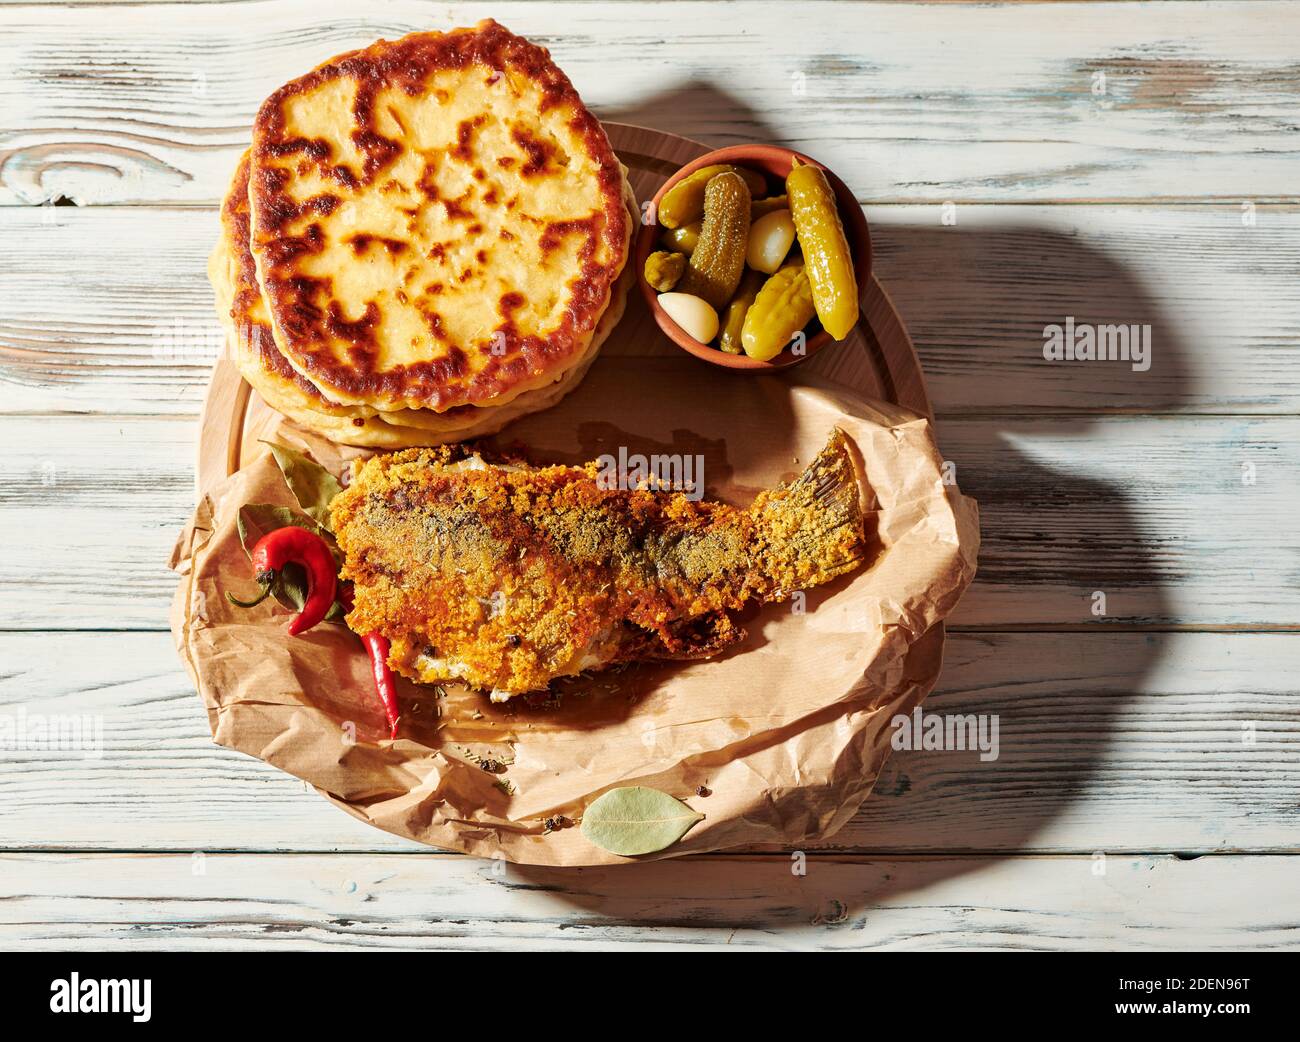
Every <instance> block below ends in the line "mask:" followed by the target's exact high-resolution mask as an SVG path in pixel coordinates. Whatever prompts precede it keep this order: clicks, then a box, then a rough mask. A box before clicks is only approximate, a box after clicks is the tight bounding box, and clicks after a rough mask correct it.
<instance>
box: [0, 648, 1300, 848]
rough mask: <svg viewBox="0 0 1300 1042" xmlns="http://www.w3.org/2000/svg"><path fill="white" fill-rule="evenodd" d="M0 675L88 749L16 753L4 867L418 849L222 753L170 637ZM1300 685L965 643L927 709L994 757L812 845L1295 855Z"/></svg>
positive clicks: (23, 658)
mask: <svg viewBox="0 0 1300 1042" xmlns="http://www.w3.org/2000/svg"><path fill="white" fill-rule="evenodd" d="M0 659H2V660H3V661H4V662H5V664H6V668H5V670H4V675H3V676H0V735H6V734H10V735H14V736H15V738H14V740H13V741H12V742H10V744H14V745H18V744H22V743H20V742H18V741H17V736H18V735H19V734H21V735H23V736H24V737H30V736H32V735H35V734H36V733H37V732H36V730H35V727H36V724H37V722H38V721H37V720H36V719H35V714H39V715H41V716H44V717H46V718H47V720H46V725H47V727H48V726H49V724H50V721H49V720H48V718H49V717H54V716H57V717H58V719H59V722H60V724H61V725H66V726H67V727H69V728H71V727H73V726H77V727H80V728H81V730H80V731H78V732H73V733H76V734H83V735H85V736H87V737H88V738H89V739H90V741H89V742H88V743H87V747H80V748H71V747H69V748H62V749H60V748H50V747H49V743H48V742H46V743H45V744H44V745H43V746H41V745H40V743H36V742H33V743H32V744H33V745H35V746H37V747H33V748H12V749H5V750H4V757H5V761H6V763H8V764H10V769H9V770H7V771H5V772H3V773H0V806H3V807H4V828H3V830H0V848H2V849H6V850H33V849H36V850H63V851H105V850H122V849H131V850H149V851H165V850H181V851H191V850H205V851H209V852H212V851H266V850H281V851H304V852H306V851H352V852H362V851H388V852H400V851H407V852H412V851H418V850H422V849H424V848H421V847H419V846H418V845H416V844H414V843H410V842H407V841H405V840H400V839H397V838H396V837H393V836H389V835H387V834H386V833H383V832H379V831H377V830H375V829H371V828H368V827H367V826H365V825H363V824H361V823H360V822H358V821H356V820H355V819H353V818H351V817H349V816H348V815H346V814H343V813H342V812H340V811H338V810H336V809H334V808H333V807H331V806H330V805H329V804H327V803H326V802H325V801H324V800H322V799H321V798H320V797H318V796H317V795H316V794H315V793H313V792H311V791H310V790H307V789H306V787H305V786H304V785H303V784H302V783H301V782H299V781H298V780H296V779H294V778H292V777H290V776H288V775H286V774H283V773H281V772H279V771H277V770H275V769H274V768H272V767H270V766H268V765H266V764H264V763H261V762H260V761H257V760H253V759H251V758H249V757H246V756H243V755H241V754H238V753H234V752H231V751H229V750H225V749H221V748H218V747H217V746H215V745H213V744H212V741H211V739H210V737H209V734H208V724H207V718H206V716H205V714H204V712H203V709H202V706H201V704H200V703H199V700H198V697H197V696H196V695H195V694H194V691H193V688H192V687H191V686H190V682H189V678H188V677H187V676H186V675H185V674H184V673H183V672H182V670H181V669H180V666H179V664H178V663H177V661H176V657H175V653H174V651H173V649H172V647H171V642H170V638H169V637H168V636H167V635H166V634H145V633H136V634H130V633H125V634H123V633H111V634H110V633H63V634H59V633H46V634H40V635H39V636H37V637H35V638H33V637H32V636H30V635H27V634H0ZM1298 674H1300V634H1186V633H1183V634H1169V633H1166V634H1135V633H1127V634H1104V635H1103V634H1026V633H1014V634H986V635H976V634H962V633H957V634H953V635H952V636H950V638H949V642H948V647H947V651H946V656H945V668H944V673H943V676H942V677H941V679H940V683H939V687H938V689H937V690H936V692H935V694H933V695H932V696H931V697H930V699H929V700H927V702H926V704H925V705H926V711H927V712H931V713H938V714H944V715H947V716H957V715H964V714H995V715H996V716H997V719H998V757H997V759H996V760H989V761H981V759H980V757H979V754H978V753H977V752H974V751H970V752H963V751H937V750H932V751H926V752H923V751H899V752H895V753H894V754H893V756H892V757H891V758H890V760H889V761H888V763H887V764H886V767H885V771H884V773H883V775H882V776H881V778H880V781H879V783H878V785H877V787H876V791H875V793H873V795H872V796H871V797H870V798H869V799H868V800H867V802H866V804H865V805H864V807H863V810H862V811H861V812H860V813H859V814H858V816H857V817H856V818H855V819H854V820H853V821H852V822H851V823H850V824H849V825H847V826H846V827H845V828H844V829H843V830H841V831H840V832H839V833H838V834H837V835H835V836H834V837H832V838H831V839H829V840H827V841H826V842H824V843H821V844H817V847H818V848H820V849H823V850H831V851H840V852H849V851H852V852H859V853H861V852H865V853H870V854H872V855H881V854H893V853H898V852H909V853H910V852H926V853H939V852H943V853H952V852H981V851H1006V852H1010V851H1035V852H1043V853H1084V854H1087V853H1091V852H1093V851H1095V850H1103V851H1107V852H1110V853H1122V852H1137V853H1140V852H1156V851H1164V852H1190V853H1204V852H1217V853H1223V852H1235V851H1240V850H1247V849H1252V850H1269V851H1279V852H1280V851H1290V852H1296V851H1298V850H1300V844H1298V843H1297V836H1298V835H1300V831H1298V830H1297V818H1298V816H1300V809H1298V808H1297V807H1296V801H1295V793H1296V792H1297V791H1298V790H1300V743H1297V738H1298V737H1300V711H1298V710H1297V709H1296V706H1295V695H1294V689H1295V677H1296V676H1297V675H1298ZM358 697H367V693H366V692H360V693H359V694H358ZM24 720H25V721H26V723H25V724H24V723H23V721H24ZM20 727H25V728H26V730H25V731H21V732H20V731H19V730H18V729H19V728H20ZM1247 738H1249V739H1250V741H1249V742H1247V740H1246V739H1247ZM6 741H9V740H8V739H6Z"/></svg>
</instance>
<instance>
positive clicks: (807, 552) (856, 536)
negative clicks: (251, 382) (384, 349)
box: [331, 429, 866, 700]
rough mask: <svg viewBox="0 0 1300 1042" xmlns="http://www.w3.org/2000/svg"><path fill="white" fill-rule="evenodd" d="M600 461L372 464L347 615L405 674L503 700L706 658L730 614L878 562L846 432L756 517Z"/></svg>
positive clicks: (344, 516)
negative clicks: (595, 674) (619, 670)
mask: <svg viewBox="0 0 1300 1042" xmlns="http://www.w3.org/2000/svg"><path fill="white" fill-rule="evenodd" d="M618 484H620V482H617V481H610V480H608V474H607V472H605V471H603V470H602V469H601V467H600V466H599V464H598V463H595V462H593V463H588V464H586V465H584V466H581V467H572V466H548V467H541V468H534V467H530V466H527V465H523V464H519V463H516V462H495V463H493V462H488V461H486V460H485V459H484V458H483V457H482V455H480V454H478V453H476V452H474V451H473V450H472V449H468V448H466V447H465V446H443V447H441V448H438V449H412V450H407V451H404V452H397V453H391V454H387V455H380V456H375V457H372V458H371V459H369V460H367V461H366V462H365V463H364V464H362V465H360V466H359V468H358V469H357V472H356V474H355V475H354V478H353V481H352V483H351V485H350V486H349V487H348V488H347V489H345V490H344V491H343V492H342V493H341V494H340V495H339V496H337V497H336V498H335V500H334V502H333V504H332V505H331V516H332V521H333V527H334V532H335V534H336V536H337V537H338V542H339V546H340V547H341V548H342V550H343V552H344V555H345V561H344V564H343V570H342V576H343V578H345V579H350V580H352V582H353V584H354V592H355V601H354V608H353V610H352V612H351V613H350V614H349V615H348V617H347V622H348V625H349V626H351V628H352V629H353V630H355V631H357V632H358V633H367V632H370V631H372V630H378V631H379V632H380V633H382V634H383V635H384V636H385V637H387V638H388V639H389V641H390V643H391V648H392V650H391V655H390V658H389V661H390V664H391V665H392V667H393V668H394V669H396V670H397V671H399V672H400V673H402V674H403V675H404V676H407V677H410V678H411V679H413V680H417V681H422V682H424V683H438V682H441V681H449V680H463V681H465V682H467V683H469V684H470V685H472V686H474V687H478V688H482V689H485V690H489V691H491V692H492V696H493V698H494V699H495V700H502V699H505V698H509V697H510V696H511V695H515V694H521V693H524V692H528V691H537V690H541V689H543V688H545V687H546V686H547V685H548V684H549V683H550V682H551V681H552V680H554V679H556V678H558V677H565V676H572V675H575V674H578V673H581V672H584V671H587V670H598V669H601V668H604V667H607V666H610V665H614V664H616V663H621V662H628V661H632V660H638V659H655V658H705V657H708V656H711V655H714V654H717V653H718V652H719V651H721V650H722V649H723V648H725V647H727V646H728V645H730V644H733V643H735V642H736V641H738V640H741V639H742V638H743V637H744V635H745V634H744V630H743V629H742V628H741V627H740V626H738V625H737V624H736V622H735V621H734V619H733V618H732V615H731V613H732V612H735V611H736V610H737V609H739V608H741V607H743V606H744V605H745V604H746V603H747V602H750V601H759V602H767V601H779V600H784V599H786V598H787V597H789V596H790V594H791V593H792V592H794V591H796V590H805V589H808V588H809V587H812V586H816V585H818V584H820V583H825V582H828V581H829V580H831V579H833V578H835V577H836V576H839V575H843V574H845V573H846V572H850V571H853V570H854V569H856V568H858V567H859V566H860V565H861V564H862V563H863V561H864V559H865V556H866V546H865V539H864V534H863V525H864V522H863V513H862V506H861V502H860V494H859V484H858V480H857V473H856V469H855V467H854V462H853V457H852V455H851V451H850V448H849V442H848V438H847V437H846V436H845V434H844V433H843V432H842V431H840V430H838V429H836V430H835V431H834V433H833V434H832V436H831V438H830V440H829V441H828V442H827V444H826V446H825V448H823V449H822V450H821V452H820V453H819V454H818V455H817V457H816V458H815V459H814V460H813V462H812V463H811V464H810V465H809V466H808V468H807V470H805V471H804V472H803V473H802V474H801V475H800V476H799V477H797V478H796V479H794V480H793V481H791V482H789V483H787V484H784V485H781V486H779V487H777V488H775V489H772V490H770V491H765V492H761V493H760V494H759V495H758V497H757V498H756V499H755V500H754V502H753V503H752V504H751V505H750V506H749V507H748V508H747V509H741V508H739V507H734V506H730V505H728V504H725V503H715V502H708V501H693V500H692V499H690V498H688V497H687V496H686V495H683V494H681V493H665V492H660V491H650V490H645V489H626V488H623V489H620V488H618V487H610V486H611V485H612V486H617V485H618Z"/></svg>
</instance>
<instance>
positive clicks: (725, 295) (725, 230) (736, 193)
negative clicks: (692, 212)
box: [676, 171, 750, 310]
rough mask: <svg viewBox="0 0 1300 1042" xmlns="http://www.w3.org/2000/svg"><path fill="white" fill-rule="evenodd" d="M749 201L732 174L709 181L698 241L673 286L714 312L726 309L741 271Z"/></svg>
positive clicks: (744, 189) (743, 183) (727, 172)
mask: <svg viewBox="0 0 1300 1042" xmlns="http://www.w3.org/2000/svg"><path fill="white" fill-rule="evenodd" d="M749 201H750V196H749V188H748V187H747V186H746V185H745V182H744V179H743V178H741V176H740V175H739V174H737V173H735V172H734V171H726V172H725V173H721V174H717V175H716V176H714V177H712V178H710V179H709V184H708V187H707V189H706V190H705V193H704V224H703V226H702V227H701V228H700V241H699V242H698V243H696V246H695V252H694V253H692V254H691V258H690V260H689V261H688V262H687V264H686V272H685V274H684V275H682V277H681V281H680V282H679V283H678V284H677V287H676V288H677V289H678V290H679V291H680V292H682V293H691V294H694V295H695V296H697V297H701V298H702V299H704V300H707V301H708V302H709V304H711V305H712V306H713V307H714V308H715V309H717V310H721V309H722V308H724V307H726V305H727V301H729V300H730V299H731V297H732V294H734V293H735V292H736V287H737V286H738V285H740V276H741V273H742V272H743V271H744V270H745V250H746V248H747V247H748V245H749Z"/></svg>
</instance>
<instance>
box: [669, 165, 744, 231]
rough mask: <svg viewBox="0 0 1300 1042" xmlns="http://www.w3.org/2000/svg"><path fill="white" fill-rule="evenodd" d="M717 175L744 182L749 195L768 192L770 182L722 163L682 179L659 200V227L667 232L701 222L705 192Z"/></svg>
mask: <svg viewBox="0 0 1300 1042" xmlns="http://www.w3.org/2000/svg"><path fill="white" fill-rule="evenodd" d="M718 174H737V175H739V176H740V177H743V178H744V179H745V185H746V187H747V188H748V189H749V191H750V194H751V195H753V194H754V193H755V192H765V191H767V182H766V181H764V180H763V175H762V174H759V173H756V172H755V171H753V170H746V169H745V168H744V167H737V166H729V165H727V164H726V163H720V164H718V165H716V166H702V167H700V169H698V170H696V171H695V173H693V174H690V175H689V176H687V177H683V178H682V179H681V180H680V181H678V182H677V183H676V184H675V185H673V186H672V187H671V188H670V189H668V191H667V192H665V193H664V197H663V198H662V199H660V200H659V218H658V220H659V223H660V224H662V225H663V226H664V227H665V228H680V227H682V225H684V224H690V223H691V222H692V221H696V220H699V218H700V215H701V214H702V213H704V190H705V188H706V187H707V186H708V183H709V182H710V181H711V180H713V178H715V177H716V176H717V175H718Z"/></svg>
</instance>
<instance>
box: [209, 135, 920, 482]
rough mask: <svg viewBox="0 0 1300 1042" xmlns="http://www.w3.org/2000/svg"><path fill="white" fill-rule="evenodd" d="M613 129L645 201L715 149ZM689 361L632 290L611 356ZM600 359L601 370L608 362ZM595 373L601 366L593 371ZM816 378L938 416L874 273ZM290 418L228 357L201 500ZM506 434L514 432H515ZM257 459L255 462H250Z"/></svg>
mask: <svg viewBox="0 0 1300 1042" xmlns="http://www.w3.org/2000/svg"><path fill="white" fill-rule="evenodd" d="M605 130H606V132H607V133H608V134H609V138H610V141H611V142H612V143H613V145H614V149H615V151H616V152H617V153H618V155H619V158H621V159H622V161H623V163H624V165H625V166H626V167H627V168H628V178H629V180H630V181H631V182H632V189H633V191H634V192H635V193H636V197H637V199H638V200H642V199H648V198H650V197H651V196H652V195H654V193H655V191H656V190H657V189H658V187H659V186H660V185H661V184H662V183H663V182H664V181H665V180H667V179H668V177H669V176H670V175H671V174H673V173H674V172H675V171H676V170H677V169H678V168H679V167H681V166H683V165H684V164H686V163H688V162H690V161H691V160H692V159H695V158H696V157H697V156H700V155H703V154H704V153H705V152H707V151H708V150H709V148H708V146H707V145H703V144H701V143H700V142H698V141H692V140H690V139H689V138H684V137H679V136H677V135H676V134H665V133H662V132H661V131H658V130H652V129H650V128H649V127H637V126H631V125H629V124H626V123H606V124H605ZM665 355H668V356H672V355H678V356H682V357H688V356H686V354H685V352H683V351H681V350H680V349H679V348H678V347H676V345H674V344H673V343H672V341H670V340H669V339H668V338H667V337H666V336H664V335H663V334H662V333H661V332H660V331H659V328H658V326H656V325H655V322H654V319H653V318H652V317H651V316H650V313H649V311H647V309H646V307H645V304H644V302H643V301H642V299H641V294H640V293H639V292H637V291H636V289H635V287H634V288H633V289H632V291H631V292H629V293H628V300H627V313H626V314H625V315H624V317H623V320H622V321H621V322H620V323H619V325H618V328H617V329H616V330H615V331H614V334H613V335H612V336H611V337H610V338H609V340H608V341H607V342H606V344H605V346H604V348H602V350H601V359H604V358H607V357H645V356H652V357H653V356H660V357H662V356H665ZM601 359H598V360H597V361H596V363H595V365H596V366H597V367H598V366H600V365H601V364H602V361H601ZM696 366H697V368H698V370H699V374H700V379H702V380H705V379H707V380H724V381H725V380H745V379H751V377H750V376H749V375H748V374H745V373H733V372H729V371H726V370H723V369H720V368H718V367H716V366H710V365H707V364H705V363H703V362H697V363H696ZM593 368H594V367H593ZM809 374H815V375H817V376H820V377H822V378H825V379H829V380H833V381H834V382H836V383H838V384H842V385H843V386H845V387H847V388H849V389H850V390H853V391H855V392H857V393H858V394H860V395H863V396H866V397H869V398H878V399H881V400H883V401H886V402H891V403H893V404H895V405H901V406H903V407H904V408H906V409H910V410H912V411H913V412H915V413H918V414H920V415H922V416H927V417H929V416H931V415H932V410H931V408H930V400H929V397H928V396H927V394H926V389H925V377H924V375H923V374H922V372H921V364H920V362H919V361H918V359H917V357H916V349H915V348H914V347H913V346H912V339H911V337H910V336H908V333H907V329H906V327H905V326H904V325H903V321H902V319H901V318H900V317H899V315H898V312H897V311H896V310H895V309H894V305H893V302H892V301H891V300H890V299H889V296H888V294H886V293H885V291H884V289H883V288H882V287H881V285H880V283H879V281H878V280H877V279H876V278H875V276H874V275H873V276H872V278H871V286H870V291H869V292H868V294H867V296H866V297H865V298H864V299H863V301H862V316H861V319H860V320H859V322H858V327H857V329H856V330H855V331H854V333H852V334H851V335H850V336H849V338H848V339H847V340H846V341H845V342H844V343H842V344H839V345H832V346H829V347H827V348H825V349H824V350H822V351H820V352H818V354H817V355H815V356H814V357H812V358H810V359H809V360H808V361H807V362H805V363H804V364H803V365H800V366H796V367H795V368H792V369H789V370H787V371H786V373H785V376H786V377H787V378H789V379H791V380H792V381H794V382H798V380H799V379H800V378H801V377H802V376H804V375H809ZM284 422H287V421H284V420H283V419H282V418H281V417H280V416H279V415H278V414H276V413H274V412H273V411H272V410H271V409H270V408H269V407H268V406H266V405H265V404H264V403H263V402H262V400H261V398H260V397H258V396H257V395H256V394H254V393H253V392H252V389H251V388H250V387H249V386H248V384H246V383H245V382H244V380H243V378H242V377H241V376H240V375H239V370H238V369H237V368H236V367H235V363H234V362H233V360H231V359H230V358H228V357H227V356H226V353H225V352H223V353H222V355H221V356H220V357H219V358H218V360H217V362H216V365H215V366H214V368H213V371H212V380H211V382H210V383H209V385H208V392H207V395H206V397H205V399H204V403H203V412H202V417H201V421H200V427H199V442H198V466H197V473H196V478H197V485H198V492H199V495H200V496H202V495H203V494H204V493H205V492H207V490H208V489H210V488H212V487H213V486H214V485H216V484H217V483H218V482H220V481H223V480H224V479H225V478H226V477H228V476H229V475H231V474H233V473H234V472H235V471H237V470H238V469H239V468H240V467H241V466H242V464H243V461H244V459H245V458H246V454H248V453H253V454H255V453H256V452H257V450H258V439H260V438H265V437H267V436H269V435H270V434H271V433H273V432H274V430H275V428H276V427H277V426H279V425H280V424H281V423H284ZM506 433H507V434H508V433H509V428H507V430H506ZM250 458H251V457H250Z"/></svg>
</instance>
